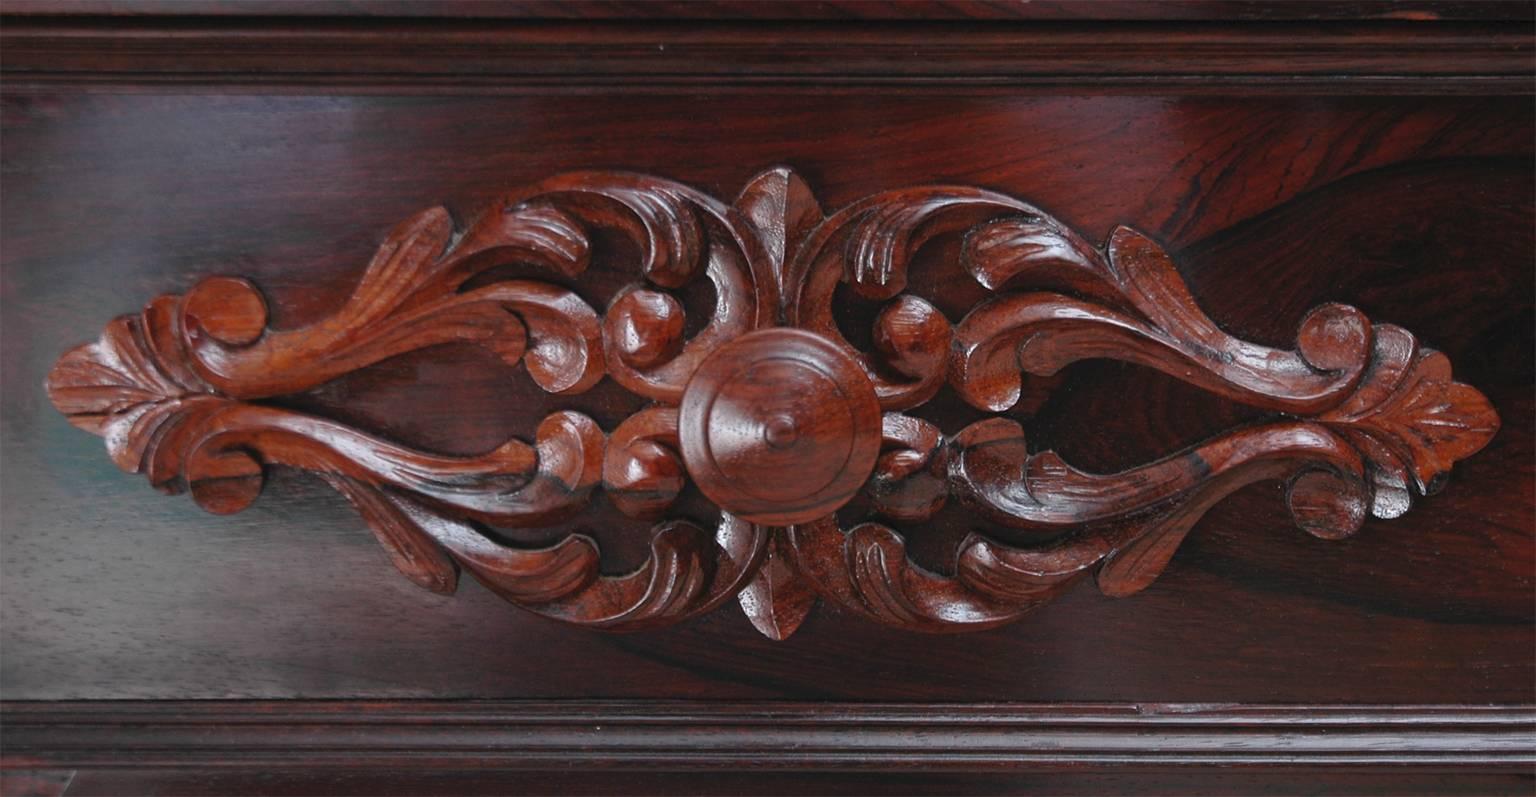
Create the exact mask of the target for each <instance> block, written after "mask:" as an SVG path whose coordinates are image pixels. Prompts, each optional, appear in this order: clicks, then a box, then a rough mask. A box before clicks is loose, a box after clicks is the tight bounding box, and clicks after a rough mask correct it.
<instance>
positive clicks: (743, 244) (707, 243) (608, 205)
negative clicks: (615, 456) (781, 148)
mask: <svg viewBox="0 0 1536 797" xmlns="http://www.w3.org/2000/svg"><path fill="white" fill-rule="evenodd" d="M530 198H538V199H539V200H540V201H546V202H552V203H555V204H557V205H558V206H559V207H561V208H562V209H564V210H566V211H568V212H570V213H571V214H573V215H575V216H577V217H578V218H580V219H581V220H582V221H583V222H584V223H585V224H587V225H589V226H593V227H600V228H603V229H609V230H615V231H618V232H620V233H621V234H623V235H625V236H626V237H627V238H628V239H629V240H630V241H631V243H632V244H633V245H634V246H635V247H636V248H637V249H638V250H639V252H640V260H641V273H642V275H643V276H644V278H645V282H641V283H636V284H634V285H631V286H629V287H627V288H625V289H624V290H623V291H622V292H621V293H620V294H619V296H617V297H615V299H614V302H613V304H612V305H611V306H610V308H609V310H608V313H607V315H606V317H605V319H604V322H603V334H604V337H605V341H606V343H607V362H606V364H607V370H608V373H609V375H611V376H612V377H613V379H614V380H615V381H617V382H618V383H619V384H621V385H623V386H624V387H625V388H626V389H628V390H631V391H633V392H635V393H638V394H640V395H643V396H646V397H648V398H652V399H656V400H658V401H664V402H667V403H670V404H675V403H677V402H678V401H679V400H680V399H681V397H682V391H683V387H684V386H685V385H686V384H687V382H688V377H689V376H691V375H692V374H693V371H694V370H695V369H696V368H697V367H698V364H699V363H700V362H701V361H702V360H703V359H704V357H706V356H708V355H709V353H710V352H712V351H714V350H715V349H716V348H718V347H719V346H720V345H722V344H723V343H725V342H726V341H729V340H731V339H732V338H735V337H736V336H738V335H741V334H743V333H745V332H748V331H750V330H752V329H755V328H757V327H758V326H762V325H768V324H771V323H773V321H774V318H775V316H776V313H777V310H776V308H777V303H778V291H777V285H776V281H775V278H774V274H773V268H772V265H771V263H770V259H769V256H768V254H767V251H766V250H765V248H764V246H763V243H762V241H761V240H760V238H759V236H758V235H757V233H756V231H755V230H754V228H753V227H752V225H751V223H750V222H749V221H747V219H746V218H745V217H744V216H743V215H742V214H741V212H740V211H738V210H736V209H735V208H732V207H730V206H728V205H726V204H724V203H722V202H720V201H719V200H717V199H715V198H713V197H710V196H708V195H706V194H703V193H701V192H699V191H696V190H694V189H692V188H689V187H687V186H685V185H682V184H680V183H675V182H672V181H669V180H661V179H658V178H654V177H646V176H642V175H632V174H614V173H606V172H605V173H587V172H577V173H572V174H566V175H561V176H559V177H555V178H552V179H550V180H546V181H544V182H542V183H539V184H537V185H535V186H533V187H532V188H530V189H529V190H528V191H526V192H523V193H520V194H517V195H514V196H513V197H510V198H509V200H508V201H509V202H519V201H528V200H529V199H530ZM701 272H702V273H703V274H704V275H705V276H706V277H707V278H708V279H709V280H710V282H711V283H712V284H713V286H714V290H715V307H714V310H713V312H712V313H711V315H710V318H709V321H708V323H706V324H705V325H704V328H703V329H702V330H700V331H699V332H698V333H697V334H696V335H694V336H693V337H692V338H691V339H688V340H683V339H682V328H683V309H682V306H681V304H680V303H678V302H677V301H676V300H675V298H673V297H671V296H670V294H667V293H665V291H664V290H657V289H658V288H659V289H676V288H681V287H683V286H684V285H687V284H688V283H689V282H691V281H692V280H694V279H696V278H697V277H698V276H699V275H700V273H701ZM637 294H638V296H637ZM668 299H671V301H670V302H668V301H667V300H668ZM637 355H639V356H637Z"/></svg>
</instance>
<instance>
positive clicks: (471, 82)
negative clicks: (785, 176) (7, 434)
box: [0, 16, 1536, 93]
mask: <svg viewBox="0 0 1536 797" xmlns="http://www.w3.org/2000/svg"><path fill="white" fill-rule="evenodd" d="M338 53H344V54H345V56H344V57H338ZM1533 54H1536V37H1533V36H1532V34H1531V32H1530V30H1529V26H1528V25H1524V24H1500V23H1486V22H1437V23H1433V24H1429V23H1425V24H1411V25H1410V24H1405V23H1393V22H1358V23H1357V22H1329V23H1288V24H1284V25H1273V24H1259V23H1210V22H1205V23H1155V24H1148V23H1136V24H1106V23H1097V24H1096V23H1052V24H1028V25H1018V24H1011V25H998V24H976V23H946V24H938V25H922V26H918V25H912V24H902V23H865V24H861V25H859V26H857V27H851V26H847V25H839V24H836V23H827V22H753V23H751V24H741V23H723V22H722V23H711V24H708V25H697V24H687V23H677V22H627V23H625V24H622V25H617V24H593V23H570V22H509V21H499V20H488V21H458V20H431V21H426V22H420V21H418V22H411V21H401V20H371V19H360V20H335V19H323V20H291V21H282V20H273V19H267V18H259V19H243V18H236V19H207V18H198V19H191V20H175V19H156V18H92V17H86V18H54V17H30V16H13V17H8V18H7V19H6V21H5V24H4V26H3V27H0V70H3V73H4V76H5V79H6V84H7V88H17V87H18V84H19V85H20V87H27V86H30V85H33V84H37V83H58V82H64V83H70V84H80V85H108V86H119V87H131V86H134V85H150V86H165V85H216V86H220V87H232V88H237V87H239V86H244V85H251V86H263V87H282V86H290V87H295V88H303V87H346V88H347V89H349V90H368V89H370V88H389V89H391V90H400V89H410V88H412V87H420V88H426V89H430V90H433V91H455V90H461V91H512V90H530V89H537V88H539V87H541V86H582V85H589V86H604V87H612V86H616V85H624V86H628V87H630V90H662V89H665V88H667V87H668V86H690V85H692V86H697V84H700V83H707V84H709V85H720V86H763V85H768V86H773V85H780V86H782V85H850V86H887V87H901V86H909V87H911V86H925V85H929V86H931V85H942V86H945V87H946V88H950V89H954V88H959V87H977V88H984V87H999V86H1003V87H1019V86H1039V87H1042V88H1047V89H1048V88H1050V87H1052V86H1077V87H1082V86H1085V85H1092V86H1094V87H1096V88H1103V89H1106V90H1115V89H1120V90H1131V91H1142V90H1148V89H1154V88H1155V89H1159V90H1165V89H1168V88H1170V87H1176V88H1177V90H1179V91H1181V92H1207V91H1215V90H1230V89H1231V87H1233V86H1243V87H1245V88H1249V89H1264V88H1265V87H1268V88H1271V89H1276V90H1284V91H1290V92H1296V91H1321V92H1328V93H1351V92H1353V91H1370V92H1372V93H1393V92H1404V93H1419V92H1424V93H1437V92H1446V93H1450V92H1472V93H1477V92H1484V93H1530V92H1532V91H1533V84H1536V79H1533V70H1532V67H1531V64H1532V58H1533Z"/></svg>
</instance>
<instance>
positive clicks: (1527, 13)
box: [5, 0, 1536, 24]
mask: <svg viewBox="0 0 1536 797" xmlns="http://www.w3.org/2000/svg"><path fill="white" fill-rule="evenodd" d="M1532 11H1533V9H1532V7H1531V5H1530V4H1529V3H1521V2H1515V1H1514V0H1352V2H1347V3H1341V2H1317V1H1316V0H1313V2H1297V0H1032V2H1018V0H881V2H869V0H817V2H814V3H804V2H802V3H765V2H762V0H686V1H685V2H661V1H659V0H658V2H650V3H636V2H633V0H494V1H493V2H491V1H488V0H369V2H366V3H359V2H357V0H7V2H6V4H5V13H7V14H31V15H37V14H49V15H61V16H62V15H67V16H88V15H112V16H161V17H164V16H181V17H185V16H198V17H205V16H216V17H258V16H296V17H347V18H355V17H408V18H414V19H520V20H547V19H570V20H574V19H582V20H622V21H627V22H634V21H643V20H672V21H725V22H730V21H735V22H743V21H763V22H768V21H784V20H825V21H829V22H858V21H871V22H873V21H912V22H946V21H959V22H964V21H973V22H979V21H988V22H1047V21H1097V22H1129V21H1208V22H1233V21H1242V20H1248V21H1256V22H1281V21H1322V20H1339V21H1353V20H1369V19H1390V20H1398V21H1403V22H1413V23H1418V24H1435V23H1437V22H1442V21H1445V20H1457V19H1468V20H1471V19H1481V20H1489V21H1495V20H1505V21H1529V20H1531V19H1533V18H1536V14H1533V13H1532Z"/></svg>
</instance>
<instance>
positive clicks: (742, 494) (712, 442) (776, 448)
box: [678, 327, 880, 526]
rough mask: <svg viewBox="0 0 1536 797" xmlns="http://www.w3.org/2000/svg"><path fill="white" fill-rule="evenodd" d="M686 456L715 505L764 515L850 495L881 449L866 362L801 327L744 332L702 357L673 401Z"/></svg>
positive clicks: (748, 515)
mask: <svg viewBox="0 0 1536 797" xmlns="http://www.w3.org/2000/svg"><path fill="white" fill-rule="evenodd" d="M678 432H679V437H680V442H681V447H682V453H683V463H684V465H685V466H686V467H687V469H688V475H689V476H690V477H692V479H693V481H694V483H695V484H697V485H698V486H699V489H700V490H702V491H703V492H704V494H705V495H706V496H708V497H709V498H710V500H712V501H714V502H715V503H716V504H718V505H719V506H720V508H722V509H724V510H726V511H727V512H730V513H731V514H733V515H736V516H737V517H740V518H742V519H744V520H749V521H752V522H754V523H762V524H765V525H775V526H782V525H789V524H792V523H804V522H807V521H810V520H814V519H816V518H818V517H821V516H823V515H826V514H828V513H830V512H833V511H835V510H836V509H837V508H838V507H841V506H842V505H843V504H845V503H847V502H848V500H849V499H851V498H852V497H853V496H854V494H856V493H857V492H858V491H859V488H860V487H862V486H863V485H864V482H865V481H866V480H868V478H869V474H870V472H871V471H873V470H874V466H875V458H876V457H877V456H879V453H880V403H879V401H878V400H877V399H876V397H875V389H874V386H873V385H871V384H870V381H869V377H868V376H867V375H865V373H864V369H863V368H862V367H861V366H860V365H859V363H858V362H857V361H855V360H854V359H853V358H852V357H851V356H849V355H848V353H847V352H845V351H843V350H842V349H841V348H840V347H839V346H838V345H837V344H835V343H833V342H832V341H830V340H827V339H826V338H824V337H822V336H820V335H817V334H815V333H813V332H807V331H805V330H802V329H790V328H783V327H780V328H774V329H763V330H758V331H756V332H751V333H748V334H746V335H743V336H741V337H739V338H737V339H735V340H733V341H731V342H730V343H727V344H726V345H724V346H722V347H720V348H719V349H718V350H716V351H715V352H713V353H712V354H710V355H709V357H707V358H705V359H704V362H703V363H701V364H700V365H699V368H698V370H697V371H695V372H694V374H693V376H692V378H691V379H690V380H689V381H688V386H687V388H686V389H685V390H684V391H683V400H682V406H681V407H680V408H679V416H678Z"/></svg>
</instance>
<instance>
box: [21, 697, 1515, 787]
mask: <svg viewBox="0 0 1536 797" xmlns="http://www.w3.org/2000/svg"><path fill="white" fill-rule="evenodd" d="M1209 765H1217V766H1226V767H1308V768H1316V767H1344V768H1376V767H1393V768H1395V767H1402V766H1420V767H1431V768H1435V769H1456V770H1464V769H1476V770H1479V771H1483V772H1495V771H1496V772H1530V771H1531V770H1532V768H1533V767H1536V706H1351V707H1340V706H1329V707H1316V706H1247V705H1245V706H1232V705H1188V704H1178V705H1169V704H1155V705H1152V704H1140V705H1136V704H1129V705H1127V704H1119V705H1102V704H1093V705H1083V704H1060V705H1040V704H1035V705H1021V704H836V703H761V702H758V703H708V704H704V703H685V702H653V701H540V702H523V701H503V702H488V701H464V702H444V701H411V702H363V701H157V702H141V701H84V702H16V701H12V702H5V703H0V766H3V767H5V768H68V769H75V768H91V767H110V768H162V769H163V768H179V767H197V768H261V769H268V768H274V767H283V768H319V769H357V768H372V767H401V766H407V767H410V768H413V769H444V770H447V769H463V768H466V767H473V768H499V769H523V770H550V769H569V768H576V767H603V768H610V769H623V770H653V771H661V770H666V771H676V770H691V769H711V768H751V769H777V770H845V771H846V770H889V769H902V770H910V771H924V770H927V771H940V770H948V771H976V772H981V771H996V770H1019V769H1029V770H1037V769H1038V770H1066V769H1070V770H1100V769H1131V768H1135V769H1165V768H1179V767H1185V766H1209Z"/></svg>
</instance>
